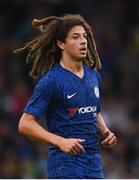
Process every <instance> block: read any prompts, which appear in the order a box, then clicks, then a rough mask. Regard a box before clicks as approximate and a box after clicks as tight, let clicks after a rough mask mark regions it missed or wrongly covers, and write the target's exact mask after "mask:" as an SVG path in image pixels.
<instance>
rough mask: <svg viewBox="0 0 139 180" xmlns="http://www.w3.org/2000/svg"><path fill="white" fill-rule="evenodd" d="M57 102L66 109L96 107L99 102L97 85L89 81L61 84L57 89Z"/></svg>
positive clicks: (93, 81)
mask: <svg viewBox="0 0 139 180" xmlns="http://www.w3.org/2000/svg"><path fill="white" fill-rule="evenodd" d="M59 92H60V93H59V97H58V101H59V103H60V104H63V105H64V106H66V107H76V106H81V107H82V106H89V105H97V104H98V101H99V96H100V92H99V84H98V82H97V80H96V79H94V80H91V81H69V82H68V83H67V82H66V83H65V82H64V81H63V82H62V83H61V85H60V87H59Z"/></svg>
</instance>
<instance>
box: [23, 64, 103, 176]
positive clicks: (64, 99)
mask: <svg viewBox="0 0 139 180" xmlns="http://www.w3.org/2000/svg"><path fill="white" fill-rule="evenodd" d="M100 88H101V78H100V75H99V73H98V72H97V71H96V70H91V69H90V68H88V67H87V66H84V76H83V78H79V77H78V76H77V75H75V74H73V73H72V72H70V71H69V70H66V69H64V68H62V67H61V65H60V64H57V65H56V66H55V67H54V68H53V69H52V70H51V71H49V72H48V73H47V74H46V75H45V76H44V77H42V78H41V80H40V81H39V82H38V84H37V85H36V87H35V89H34V93H33V95H32V97H31V98H30V100H29V102H28V103H27V106H26V107H25V109H24V112H26V113H30V114H32V115H34V116H35V117H36V118H37V119H39V118H40V117H41V116H42V114H43V113H45V115H46V119H47V127H48V130H49V131H50V132H52V133H54V134H57V135H60V136H62V137H65V138H81V139H85V142H84V144H83V146H84V148H85V150H86V151H88V150H89V152H91V153H90V154H89V153H85V154H84V155H83V156H79V157H78V158H77V157H75V158H74V157H70V158H71V159H72V161H70V164H69V162H67V163H68V164H67V166H69V167H70V168H72V166H73V164H74V167H75V165H77V169H80V170H81V171H82V173H81V176H83V174H84V173H83V172H88V176H89V173H90V172H92V173H94V174H95V175H96V174H98V177H99V176H100V174H101V173H102V166H101V163H100V161H101V160H100V158H96V159H97V160H96V164H97V163H98V166H100V167H97V168H98V169H97V171H96V170H95V169H94V171H93V163H94V157H95V155H94V154H95V153H99V142H98V130H97V121H96V116H97V113H98V112H99V111H100V110H101V106H100V93H99V91H100ZM49 151H50V152H49V153H55V155H56V157H58V158H56V159H57V160H56V161H58V159H61V160H60V161H59V163H60V164H61V165H62V164H63V161H66V157H67V156H65V157H64V159H63V155H62V154H61V153H62V152H61V151H60V150H58V148H57V147H55V146H50V150H49ZM91 158H93V160H92V159H91ZM48 159H49V160H48V162H49V163H48V164H49V165H50V166H49V167H51V164H53V163H55V159H54V158H53V156H49V158H48ZM85 159H86V161H85ZM89 160H90V163H86V162H89ZM74 161H76V163H74ZM79 162H80V163H79ZM62 166H63V165H62ZM94 166H95V165H94ZM52 167H53V166H52ZM66 168H67V167H65V169H66ZM83 169H84V170H85V171H83ZM89 169H91V170H90V171H89ZM63 171H64V170H63ZM60 172H61V173H62V171H60ZM51 173H52V174H53V168H49V169H48V174H49V175H51ZM75 173H76V172H75ZM61 175H62V174H61ZM74 175H75V174H74ZM92 175H93V174H91V176H92ZM59 176H60V173H59ZM55 178H56V177H55ZM84 178H85V177H84Z"/></svg>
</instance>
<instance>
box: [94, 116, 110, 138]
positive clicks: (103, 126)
mask: <svg viewBox="0 0 139 180" xmlns="http://www.w3.org/2000/svg"><path fill="white" fill-rule="evenodd" d="M97 124H98V129H99V131H100V132H101V133H102V134H103V133H105V132H106V131H108V130H109V129H108V127H107V126H106V123H105V121H104V119H103V117H102V115H101V114H100V113H98V115H97Z"/></svg>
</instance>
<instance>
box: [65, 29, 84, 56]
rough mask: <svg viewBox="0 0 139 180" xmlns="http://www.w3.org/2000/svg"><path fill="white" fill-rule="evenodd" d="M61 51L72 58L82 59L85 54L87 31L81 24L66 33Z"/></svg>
mask: <svg viewBox="0 0 139 180" xmlns="http://www.w3.org/2000/svg"><path fill="white" fill-rule="evenodd" d="M63 47H64V50H63V53H66V54H67V55H69V56H70V57H72V58H74V59H84V58H85V57H86V54H87V33H86V32H85V29H84V28H83V27H82V26H74V27H73V28H72V29H71V30H70V31H69V32H68V34H67V37H66V40H65V43H64V45H63Z"/></svg>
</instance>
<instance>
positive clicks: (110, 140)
mask: <svg viewBox="0 0 139 180" xmlns="http://www.w3.org/2000/svg"><path fill="white" fill-rule="evenodd" d="M101 144H102V145H103V146H104V147H105V148H112V147H114V146H115V145H116V144H117V139H116V136H115V135H114V133H112V132H111V131H106V132H105V133H104V134H103V140H102V142H101Z"/></svg>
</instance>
